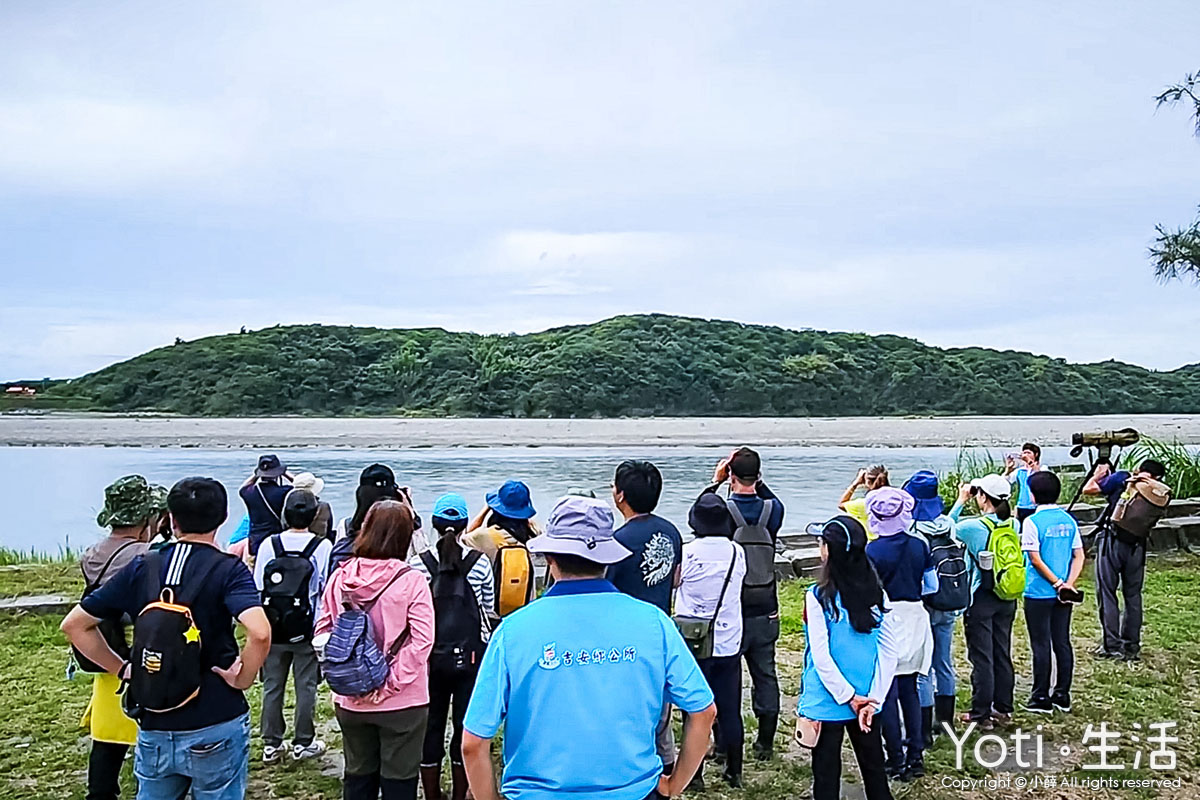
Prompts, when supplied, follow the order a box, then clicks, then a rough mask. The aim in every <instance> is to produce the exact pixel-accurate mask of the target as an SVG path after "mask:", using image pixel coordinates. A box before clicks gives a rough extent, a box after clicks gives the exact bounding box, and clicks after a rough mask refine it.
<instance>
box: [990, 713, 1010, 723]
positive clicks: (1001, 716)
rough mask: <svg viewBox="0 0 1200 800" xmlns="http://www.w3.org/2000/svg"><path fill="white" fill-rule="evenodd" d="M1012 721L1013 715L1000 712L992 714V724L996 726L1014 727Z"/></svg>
mask: <svg viewBox="0 0 1200 800" xmlns="http://www.w3.org/2000/svg"><path fill="white" fill-rule="evenodd" d="M1012 721H1013V717H1012V714H1005V713H1002V712H1000V711H993V712H992V722H993V723H994V724H996V725H1000V726H1006V725H1012Z"/></svg>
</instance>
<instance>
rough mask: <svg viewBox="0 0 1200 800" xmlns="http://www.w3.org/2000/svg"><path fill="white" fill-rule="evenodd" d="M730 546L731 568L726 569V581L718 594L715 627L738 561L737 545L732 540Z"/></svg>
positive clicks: (714, 619) (714, 615) (714, 618)
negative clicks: (731, 551) (731, 550)
mask: <svg viewBox="0 0 1200 800" xmlns="http://www.w3.org/2000/svg"><path fill="white" fill-rule="evenodd" d="M729 546H730V547H731V548H732V549H733V555H731V556H730V557H729V569H728V570H726V571H725V582H724V583H722V584H721V594H720V595H718V596H717V607H716V608H714V609H713V618H712V624H713V627H716V624H717V617H718V616H719V615H720V614H721V604H722V603H724V602H725V590H726V589H728V588H729V580H730V579H731V578H732V577H733V565H734V564H736V563H737V545H736V544H734V543H733V540H730V542H729Z"/></svg>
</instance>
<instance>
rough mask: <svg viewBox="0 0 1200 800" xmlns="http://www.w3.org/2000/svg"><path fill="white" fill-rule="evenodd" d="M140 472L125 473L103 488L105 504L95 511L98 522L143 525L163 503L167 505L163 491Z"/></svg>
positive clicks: (103, 524)
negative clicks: (98, 510)
mask: <svg viewBox="0 0 1200 800" xmlns="http://www.w3.org/2000/svg"><path fill="white" fill-rule="evenodd" d="M156 488H157V489H161V487H152V486H151V485H150V484H149V483H147V481H146V479H145V478H143V477H142V476H141V475H126V476H125V477H124V478H120V479H118V480H116V481H114V482H113V483H112V485H111V486H109V487H108V488H107V489H105V490H104V508H102V509H100V513H99V514H97V515H96V524H97V525H99V526H100V527H101V528H108V527H116V528H120V527H124V526H129V525H141V524H142V523H143V522H145V521H146V520H148V519H149V518H150V517H152V516H153V515H154V514H157V513H159V511H160V510H161V509H160V506H165V505H166V503H165V502H164V501H165V499H166V495H165V493H164V494H162V495H161V499H160V495H159V494H158V492H156V491H155V489H156Z"/></svg>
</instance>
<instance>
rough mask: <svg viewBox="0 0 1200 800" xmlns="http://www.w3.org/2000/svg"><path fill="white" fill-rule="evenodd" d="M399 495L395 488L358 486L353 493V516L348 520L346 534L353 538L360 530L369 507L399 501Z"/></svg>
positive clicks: (370, 485)
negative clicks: (380, 502)
mask: <svg viewBox="0 0 1200 800" xmlns="http://www.w3.org/2000/svg"><path fill="white" fill-rule="evenodd" d="M400 499H401V497H400V493H399V492H398V491H397V490H396V487H395V486H378V485H375V484H366V485H364V486H359V487H358V488H357V489H355V491H354V503H355V507H354V516H353V517H351V518H350V525H349V526H347V528H346V534H347V535H348V536H353V535H354V534H356V533H358V532H359V530H361V529H362V525H363V520H365V519H366V518H367V512H368V511H370V510H371V506H373V505H375V504H376V503H378V502H379V501H380V500H400Z"/></svg>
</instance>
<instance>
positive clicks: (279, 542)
mask: <svg viewBox="0 0 1200 800" xmlns="http://www.w3.org/2000/svg"><path fill="white" fill-rule="evenodd" d="M271 550H272V552H274V553H275V556H274V557H275V558H279V557H280V556H281V555H283V552H284V551H283V534H279V533H277V534H275V535H274V536H272V537H271Z"/></svg>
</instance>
